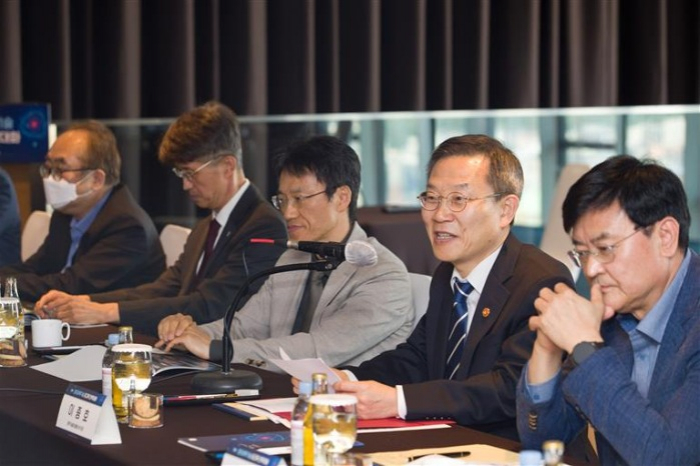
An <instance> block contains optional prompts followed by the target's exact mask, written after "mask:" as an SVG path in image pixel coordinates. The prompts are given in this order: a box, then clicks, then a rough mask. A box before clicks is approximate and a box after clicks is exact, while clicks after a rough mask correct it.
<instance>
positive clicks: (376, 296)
mask: <svg viewBox="0 0 700 466" xmlns="http://www.w3.org/2000/svg"><path fill="white" fill-rule="evenodd" d="M349 240H350V241H355V240H365V241H368V242H369V243H370V244H372V245H373V246H374V248H375V249H376V250H377V254H378V256H379V260H378V262H377V264H376V265H375V266H372V267H356V266H354V265H350V264H348V263H347V262H343V263H342V264H341V265H340V266H339V267H338V268H337V269H336V270H334V271H333V272H331V274H330V277H329V278H328V281H327V283H326V286H325V287H324V289H323V293H322V294H321V298H320V300H319V303H318V306H317V307H316V310H315V312H314V316H313V319H312V321H311V328H310V331H309V333H296V334H294V335H290V333H291V331H292V326H293V325H294V320H295V318H296V315H297V310H298V308H299V303H300V302H301V298H302V295H303V293H304V286H305V284H306V279H307V277H308V274H309V273H310V272H309V271H307V270H302V271H294V272H284V273H279V274H276V275H271V276H270V277H269V278H268V279H267V281H266V282H265V283H264V284H263V286H262V287H261V288H260V291H258V293H256V294H255V295H254V296H252V297H251V298H250V300H249V301H248V302H247V303H246V305H245V306H244V307H243V308H241V309H240V310H239V311H238V312H237V313H236V315H235V317H234V319H233V323H232V326H231V330H232V332H233V333H232V335H233V340H234V343H233V349H234V351H233V361H234V362H245V363H248V364H254V365H259V366H262V367H265V368H266V369H270V370H278V369H277V368H276V367H275V366H274V365H273V364H267V363H266V361H267V360H268V359H271V358H274V359H277V358H279V349H280V348H283V349H284V350H285V351H286V352H287V354H289V356H290V357H292V358H293V359H298V358H313V357H319V358H323V360H324V361H325V362H326V363H328V364H329V365H330V366H338V365H344V364H359V363H361V362H362V361H365V360H367V359H371V358H372V357H373V356H376V355H377V354H379V353H381V352H383V351H385V350H389V349H393V348H394V347H396V345H397V344H399V343H401V342H403V341H405V340H406V337H408V335H409V334H410V331H411V326H412V323H413V315H414V312H413V304H412V300H411V289H410V283H409V277H408V272H407V271H406V267H405V266H404V264H403V263H402V262H401V260H399V259H398V258H397V257H396V256H395V255H394V254H393V253H392V252H391V251H389V250H388V249H387V248H385V247H384V246H382V245H381V244H379V242H378V241H377V240H376V239H374V238H368V237H367V234H366V233H365V232H364V230H363V229H362V228H361V227H360V226H359V225H357V224H355V225H354V227H353V231H352V234H351V235H350V238H349ZM310 260H311V254H309V253H305V252H301V251H295V250H289V251H286V252H285V253H284V254H282V256H281V257H280V259H279V261H278V262H277V265H286V264H295V263H305V262H309V261H310ZM201 328H202V329H203V330H205V331H206V332H207V333H208V334H209V335H210V336H211V337H213V338H214V339H215V340H214V341H213V342H212V347H214V345H218V346H220V345H221V342H220V341H219V340H218V339H220V338H221V335H222V332H223V320H222V319H219V320H217V321H215V322H211V323H209V324H206V325H203V326H202V327H201ZM215 349H218V348H215Z"/></svg>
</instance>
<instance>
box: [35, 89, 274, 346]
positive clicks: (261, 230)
mask: <svg viewBox="0 0 700 466" xmlns="http://www.w3.org/2000/svg"><path fill="white" fill-rule="evenodd" d="M159 159H160V161H161V162H162V163H163V164H165V165H170V166H172V167H173V172H174V173H175V175H177V176H178V177H179V178H181V179H182V187H183V189H184V190H185V191H187V193H188V194H189V196H190V198H191V199H192V201H193V202H194V203H195V204H197V206H198V207H200V208H202V209H210V210H211V215H209V216H207V218H205V219H203V220H201V221H200V222H199V223H197V225H196V226H195V227H194V229H193V230H192V233H191V234H190V236H189V238H188V239H187V242H186V243H185V247H184V251H183V252H182V254H181V255H180V257H179V259H178V260H177V262H176V263H175V264H174V265H173V266H172V267H169V268H168V269H167V270H166V271H165V272H164V273H163V274H162V275H161V276H160V277H159V278H158V279H157V280H156V281H154V282H153V283H149V284H146V285H142V286H139V287H136V288H129V289H123V290H118V291H114V292H111V293H101V294H93V295H90V296H87V295H83V296H69V295H66V294H65V293H60V292H56V291H52V292H50V293H48V294H47V295H45V296H44V297H42V299H41V301H40V302H39V303H37V312H38V313H39V314H40V315H43V314H44V311H43V309H44V307H46V308H47V309H50V310H52V311H53V312H54V315H55V316H56V317H58V318H60V319H62V320H64V321H66V322H71V323H102V322H109V323H120V324H126V325H132V326H133V327H134V329H135V330H137V331H140V332H143V333H149V334H155V333H156V328H157V324H158V322H160V320H161V319H163V318H164V317H166V316H168V315H170V314H175V313H179V312H183V313H184V312H186V313H187V314H189V315H191V316H192V317H193V318H194V320H195V321H196V322H198V323H206V322H210V321H213V320H216V319H218V318H220V317H222V316H223V315H224V312H225V311H226V308H227V307H228V305H229V304H230V302H231V300H232V299H233V297H234V296H235V295H236V293H237V292H238V290H239V288H240V287H241V286H242V285H243V284H244V282H245V280H246V278H247V277H248V276H250V275H253V274H255V273H257V272H259V271H261V270H264V269H267V268H270V267H272V266H273V265H274V264H275V261H276V260H277V258H278V257H279V255H280V253H281V252H282V251H281V250H280V248H269V247H265V246H264V245H263V246H255V245H251V244H250V239H251V238H256V237H261V238H286V236H287V232H286V228H285V225H284V222H283V221H282V218H281V217H280V215H279V213H278V212H277V211H276V210H275V209H274V208H273V207H272V205H270V204H269V203H268V202H266V201H265V199H263V197H262V196H261V195H260V193H259V192H258V190H257V189H256V188H255V186H253V185H252V184H251V182H250V181H249V180H248V179H247V178H246V177H245V173H244V172H243V164H242V150H241V136H240V130H239V127H238V119H237V117H236V114H235V113H234V112H233V110H231V109H230V108H228V107H226V106H225V105H223V104H221V103H219V102H208V103H206V104H204V105H202V106H199V107H196V108H194V109H193V110H190V111H188V112H186V113H184V114H183V115H181V116H180V117H179V118H178V119H177V120H176V121H175V122H174V123H173V124H172V125H171V126H170V128H168V131H167V132H166V133H165V136H164V137H163V142H162V143H161V146H160V149H159ZM259 286H260V283H257V284H255V283H254V284H253V286H252V290H251V292H255V291H256V290H257V288H258V287H259Z"/></svg>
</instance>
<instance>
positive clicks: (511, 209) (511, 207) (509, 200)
mask: <svg viewBox="0 0 700 466" xmlns="http://www.w3.org/2000/svg"><path fill="white" fill-rule="evenodd" d="M500 205H501V226H502V227H506V226H508V225H510V224H511V223H513V220H514V219H515V214H516V213H517V212H518V207H519V206H520V198H519V197H518V196H516V195H515V194H508V195H506V196H505V197H504V198H502V199H501V202H500Z"/></svg>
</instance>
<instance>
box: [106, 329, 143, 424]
mask: <svg viewBox="0 0 700 466" xmlns="http://www.w3.org/2000/svg"><path fill="white" fill-rule="evenodd" d="M151 349H152V348H151V347H150V346H149V345H141V344H136V343H125V344H121V345H115V346H113V347H112V352H113V353H114V366H113V367H112V405H113V406H114V413H115V414H116V415H117V421H118V422H120V423H122V424H126V423H128V422H129V405H130V403H129V402H130V399H131V398H130V397H131V396H133V395H134V394H136V393H141V392H142V391H144V390H146V389H147V388H148V386H149V385H150V384H151V374H152V371H153V366H152V363H151Z"/></svg>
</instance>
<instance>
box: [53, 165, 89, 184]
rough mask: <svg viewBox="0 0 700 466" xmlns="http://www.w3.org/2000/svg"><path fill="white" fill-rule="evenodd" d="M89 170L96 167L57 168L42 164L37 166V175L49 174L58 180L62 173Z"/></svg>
mask: <svg viewBox="0 0 700 466" xmlns="http://www.w3.org/2000/svg"><path fill="white" fill-rule="evenodd" d="M89 170H96V168H90V167H86V168H58V167H52V166H49V165H46V164H44V165H40V166H39V175H41V177H42V178H48V177H49V176H50V177H52V178H53V179H54V180H56V181H59V180H60V179H61V178H63V174H64V173H68V172H85V171H89Z"/></svg>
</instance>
